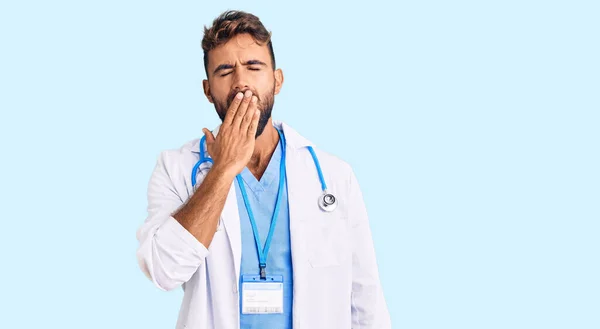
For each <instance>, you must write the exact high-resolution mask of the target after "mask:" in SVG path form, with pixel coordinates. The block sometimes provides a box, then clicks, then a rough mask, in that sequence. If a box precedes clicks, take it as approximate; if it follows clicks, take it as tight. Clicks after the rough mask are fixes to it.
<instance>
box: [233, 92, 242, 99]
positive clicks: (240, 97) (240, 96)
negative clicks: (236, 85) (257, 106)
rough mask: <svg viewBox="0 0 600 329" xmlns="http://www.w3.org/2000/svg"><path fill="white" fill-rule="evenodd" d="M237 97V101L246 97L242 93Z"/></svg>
mask: <svg viewBox="0 0 600 329" xmlns="http://www.w3.org/2000/svg"><path fill="white" fill-rule="evenodd" d="M235 97H236V98H237V99H242V97H244V94H242V93H237V95H235Z"/></svg>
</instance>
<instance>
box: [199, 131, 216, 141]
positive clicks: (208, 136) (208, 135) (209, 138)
mask: <svg viewBox="0 0 600 329" xmlns="http://www.w3.org/2000/svg"><path fill="white" fill-rule="evenodd" d="M202 132H203V133H204V136H206V144H212V143H214V142H215V136H213V134H212V132H211V131H210V130H208V129H206V128H202Z"/></svg>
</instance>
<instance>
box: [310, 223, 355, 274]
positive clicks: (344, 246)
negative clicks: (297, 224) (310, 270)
mask: <svg viewBox="0 0 600 329" xmlns="http://www.w3.org/2000/svg"><path fill="white" fill-rule="evenodd" d="M347 222H348V221H347V218H345V217H339V216H336V215H334V214H333V213H322V214H320V216H317V217H316V218H314V219H313V220H311V221H309V223H308V225H310V228H309V232H310V238H309V239H310V240H309V241H308V244H309V247H308V249H309V252H310V254H309V262H310V265H311V266H312V267H328V266H339V265H341V264H342V263H343V262H344V260H345V259H346V258H347V257H349V255H350V249H349V241H348V227H347Z"/></svg>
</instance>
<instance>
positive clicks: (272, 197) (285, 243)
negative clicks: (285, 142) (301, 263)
mask: <svg viewBox="0 0 600 329" xmlns="http://www.w3.org/2000/svg"><path fill="white" fill-rule="evenodd" d="M281 151H282V150H281V141H280V142H279V143H278V144H277V148H276V149H275V152H273V155H272V156H271V160H270V162H269V164H268V165H267V169H266V170H265V173H264V174H263V176H262V177H261V179H260V181H258V180H257V179H256V177H254V175H253V174H252V173H251V172H250V170H248V168H247V167H246V168H244V170H243V171H242V172H241V177H242V180H243V182H244V185H245V188H246V192H247V194H248V201H249V203H250V207H251V208H252V212H253V214H254V217H255V220H256V226H257V228H258V233H259V236H260V240H261V241H260V247H261V248H264V245H265V241H266V239H267V235H268V233H269V228H270V226H271V218H272V216H273V211H274V210H275V201H276V199H277V192H278V190H279V174H280V173H279V166H280V163H281ZM234 184H235V189H236V195H237V203H238V209H239V212H240V227H241V233H242V264H241V269H240V278H239V282H240V285H239V292H240V324H241V326H240V327H241V328H242V329H247V328H282V329H288V328H292V299H293V280H292V279H293V276H292V255H291V246H290V216H289V208H288V194H287V180H286V182H285V184H284V188H283V191H282V192H283V195H282V199H281V204H280V206H279V216H278V217H277V224H276V226H275V233H274V234H273V239H272V240H271V249H270V250H269V254H268V255H267V275H283V314H241V308H242V284H241V283H242V279H241V275H244V274H246V275H259V266H258V251H257V250H256V242H255V241H254V233H253V232H252V226H251V224H250V218H249V217H248V211H247V210H246V205H245V204H244V199H243V197H242V193H241V191H240V187H239V186H238V183H237V180H236V181H234Z"/></svg>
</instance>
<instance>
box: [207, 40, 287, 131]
mask: <svg viewBox="0 0 600 329" xmlns="http://www.w3.org/2000/svg"><path fill="white" fill-rule="evenodd" d="M207 71H208V80H204V81H203V86H204V93H205V94H206V97H207V98H208V100H209V102H211V103H213V104H214V105H215V109H216V111H217V114H218V115H219V117H220V118H221V121H223V120H224V119H225V115H226V114H227V110H228V109H229V106H230V105H231V102H232V101H233V99H234V97H235V95H236V94H237V93H238V92H245V91H246V90H250V91H251V92H252V95H255V96H256V97H258V103H257V107H258V109H259V110H260V119H259V122H258V128H257V130H256V137H258V136H260V134H262V132H263V130H264V128H265V126H266V124H267V123H268V121H269V118H270V117H271V111H272V109H273V104H274V101H275V95H276V94H278V93H279V90H280V89H281V84H282V83H283V74H282V72H281V70H279V69H278V70H275V71H274V70H273V67H272V64H271V55H270V53H269V48H268V47H267V45H266V44H265V45H263V46H260V45H258V44H257V43H256V42H255V41H254V39H253V38H252V37H251V36H250V35H249V34H239V35H237V36H235V37H233V38H232V39H231V40H229V41H228V42H227V43H225V44H223V45H221V46H219V47H217V48H215V49H213V50H211V51H210V52H209V53H208V67H207Z"/></svg>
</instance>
